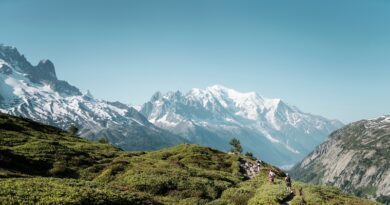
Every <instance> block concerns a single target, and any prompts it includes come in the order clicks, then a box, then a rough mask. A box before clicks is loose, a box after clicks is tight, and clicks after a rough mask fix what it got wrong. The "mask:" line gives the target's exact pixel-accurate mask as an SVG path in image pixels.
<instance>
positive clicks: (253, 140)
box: [137, 85, 342, 166]
mask: <svg viewBox="0 0 390 205" xmlns="http://www.w3.org/2000/svg"><path fill="white" fill-rule="evenodd" d="M137 109H138V110H139V111H140V112H141V113H142V114H143V115H145V116H146V117H147V118H148V120H149V121H150V122H152V123H153V124H155V125H157V126H158V127H161V128H163V129H166V130H169V131H171V132H173V133H175V134H177V135H180V136H182V137H184V138H186V139H187V140H189V141H191V142H195V143H198V144H201V145H206V146H211V147H215V148H218V149H221V150H227V149H228V148H229V143H228V142H229V140H230V139H232V138H237V139H239V140H240V141H241V143H242V145H243V146H244V149H245V150H246V151H248V152H251V153H253V154H254V155H255V156H258V157H260V158H262V159H264V160H266V161H269V162H271V163H274V164H276V165H279V166H286V165H287V166H288V165H293V164H294V163H296V162H298V161H299V160H300V159H302V158H303V157H305V156H306V155H307V154H308V153H309V152H311V151H312V150H313V148H314V147H315V146H316V145H318V144H320V143H321V142H323V141H324V140H325V139H326V137H327V135H328V134H330V133H331V132H332V131H334V130H335V129H337V128H339V127H341V126H342V123H341V122H339V121H336V120H328V119H326V118H324V117H321V116H316V115H312V114H308V113H304V112H302V111H301V110H299V109H298V108H297V107H294V106H290V105H288V104H287V103H285V102H284V101H282V100H280V99H268V98H264V97H262V96H260V95H259V94H257V93H255V92H249V93H241V92H238V91H236V90H233V89H230V88H226V87H224V86H221V85H215V86H211V87H208V88H206V89H192V90H190V91H189V92H188V93H186V94H183V93H182V92H180V91H177V92H168V93H166V94H162V93H160V92H157V93H155V94H154V95H153V96H152V97H151V99H150V101H149V102H146V103H145V104H143V105H142V106H139V107H138V108H137Z"/></svg>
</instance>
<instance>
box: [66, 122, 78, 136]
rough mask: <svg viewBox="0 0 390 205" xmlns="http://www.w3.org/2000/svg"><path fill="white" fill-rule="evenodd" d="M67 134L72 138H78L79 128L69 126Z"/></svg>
mask: <svg viewBox="0 0 390 205" xmlns="http://www.w3.org/2000/svg"><path fill="white" fill-rule="evenodd" d="M68 132H69V134H71V135H72V136H78V135H77V133H78V132H79V128H78V127H76V126H75V125H71V126H70V127H69V128H68Z"/></svg>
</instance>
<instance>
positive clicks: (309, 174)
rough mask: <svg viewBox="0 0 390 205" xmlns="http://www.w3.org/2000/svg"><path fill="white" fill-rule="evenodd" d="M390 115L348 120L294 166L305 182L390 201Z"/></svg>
mask: <svg viewBox="0 0 390 205" xmlns="http://www.w3.org/2000/svg"><path fill="white" fill-rule="evenodd" d="M389 138H390V116H389V115H384V116H381V117H378V118H373V119H368V120H361V121H357V122H353V123H350V124H348V125H346V126H345V127H343V128H341V129H339V130H337V131H335V132H334V133H332V134H331V135H330V136H329V138H328V140H327V141H325V142H324V143H322V144H321V145H319V146H318V147H317V148H316V149H315V150H314V151H313V152H312V153H310V154H309V155H308V156H307V157H306V158H305V159H303V160H302V161H301V162H300V163H298V164H297V165H296V166H295V167H294V168H293V169H292V171H291V172H292V174H293V176H295V177H297V178H298V179H300V180H303V181H305V182H312V183H316V184H328V185H333V186H336V187H339V188H341V189H342V190H344V191H346V192H348V193H353V194H356V195H359V196H361V197H366V198H371V199H376V200H378V201H380V202H382V203H385V204H389V203H390V184H389V181H390V180H389V179H390V166H389V160H390V152H389V149H390V143H389V142H390V141H389Z"/></svg>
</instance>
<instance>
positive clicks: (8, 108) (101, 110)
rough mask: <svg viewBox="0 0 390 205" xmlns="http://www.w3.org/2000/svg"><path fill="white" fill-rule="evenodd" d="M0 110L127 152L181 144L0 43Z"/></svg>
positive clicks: (122, 107) (127, 110)
mask: <svg viewBox="0 0 390 205" xmlns="http://www.w3.org/2000/svg"><path fill="white" fill-rule="evenodd" d="M0 90H1V92H0V111H2V112H6V113H9V114H12V115H16V116H23V117H26V118H30V119H33V120H36V121H39V122H43V123H47V124H50V125H53V126H57V127H60V128H62V129H67V128H68V127H69V126H71V125H77V126H80V127H81V134H82V135H83V136H86V137H87V138H90V139H99V138H102V137H106V138H108V139H109V140H110V141H111V142H112V143H114V144H116V145H118V146H120V147H121V148H123V149H127V150H153V149H160V148H163V147H168V146H173V145H176V144H180V143H183V142H186V140H185V139H183V138H181V137H179V136H177V135H174V134H172V133H169V132H167V131H165V130H162V129H160V128H158V127H156V126H154V125H153V124H151V123H149V122H148V120H147V119H146V118H145V117H144V116H143V115H142V114H140V113H139V112H138V111H136V110H135V109H133V108H131V107H129V106H127V105H124V104H122V103H119V102H107V101H102V100H97V99H95V98H94V97H93V96H92V95H91V94H90V93H89V92H87V93H86V94H82V93H81V92H80V91H79V89H78V88H76V87H74V86H72V85H70V84H69V83H67V82H66V81H61V80H58V79H57V76H56V73H55V69H54V65H53V63H52V62H50V61H49V60H43V61H41V62H39V64H38V65H37V66H32V65H31V64H30V63H29V62H28V61H27V60H26V58H25V57H24V56H23V55H21V54H20V53H19V52H18V51H17V49H16V48H13V47H9V46H3V45H0Z"/></svg>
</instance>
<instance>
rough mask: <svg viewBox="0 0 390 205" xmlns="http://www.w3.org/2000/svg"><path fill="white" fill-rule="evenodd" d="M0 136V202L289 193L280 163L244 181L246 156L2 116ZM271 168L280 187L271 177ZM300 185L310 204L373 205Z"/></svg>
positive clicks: (272, 200)
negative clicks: (157, 146) (91, 134)
mask: <svg viewBox="0 0 390 205" xmlns="http://www.w3.org/2000/svg"><path fill="white" fill-rule="evenodd" d="M0 134H1V135H0V201H1V202H2V204H214V205H215V204H236V205H241V204H279V203H280V202H282V201H283V200H285V199H286V197H288V196H289V195H288V194H286V193H285V192H284V190H285V186H284V184H283V182H282V178H281V177H283V176H284V173H283V172H281V171H280V170H279V169H277V168H276V167H272V166H269V165H266V164H264V165H263V166H262V167H261V172H260V174H259V175H258V176H257V177H256V178H254V179H251V180H246V179H245V177H244V174H243V170H241V167H240V160H242V159H244V158H245V160H252V159H251V158H250V157H247V156H244V155H239V154H226V153H223V152H220V151H217V150H214V149H211V148H206V147H201V146H197V145H189V144H182V145H179V146H175V147H171V148H168V149H163V150H159V151H153V152H124V151H122V150H120V149H118V148H116V147H113V146H111V145H109V144H106V143H99V142H91V141H87V140H84V139H81V138H78V137H74V135H71V134H69V133H68V132H64V131H62V130H59V129H56V128H53V127H50V126H46V125H42V124H39V123H36V122H33V121H30V120H26V119H21V118H17V117H11V116H8V115H4V114H0ZM269 169H272V170H274V171H275V172H276V174H277V176H278V178H277V179H276V184H270V183H269V182H268V181H267V172H268V171H269ZM298 186H301V187H303V190H304V193H305V194H304V195H303V197H304V199H305V200H306V201H307V202H308V204H313V203H309V202H312V201H313V202H314V204H316V203H319V204H343V203H344V204H348V203H347V202H354V204H359V203H360V204H369V202H367V201H364V200H362V199H358V198H356V197H352V196H349V195H344V194H342V193H340V192H339V191H338V190H336V189H334V188H328V187H316V186H310V185H306V184H302V183H297V184H296V185H295V184H294V189H296V188H297V187H298ZM299 199H300V198H299V197H295V198H294V199H293V201H294V200H299ZM315 200H316V201H315ZM327 201H330V203H327ZM355 201H356V202H357V203H355ZM325 202H326V203H325ZM358 202H359V203H358ZM294 203H295V202H294Z"/></svg>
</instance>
